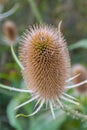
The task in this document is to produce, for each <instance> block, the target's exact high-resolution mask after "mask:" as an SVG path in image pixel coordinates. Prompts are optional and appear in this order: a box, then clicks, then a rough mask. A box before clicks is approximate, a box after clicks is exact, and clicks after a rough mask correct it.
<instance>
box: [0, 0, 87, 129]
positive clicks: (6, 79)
mask: <svg viewBox="0 0 87 130" xmlns="http://www.w3.org/2000/svg"><path fill="white" fill-rule="evenodd" d="M15 4H18V9H17V10H16V12H15V13H13V14H12V15H11V16H9V17H7V18H4V19H0V82H1V83H3V84H6V85H10V86H14V87H17V88H22V87H26V86H25V84H24V82H23V78H22V75H21V72H20V69H19V67H18V65H17V64H16V63H15V61H14V59H13V57H12V55H11V52H10V48H9V46H7V45H6V44H5V43H4V40H3V31H2V25H3V22H5V21H6V20H12V21H14V22H15V23H16V25H17V28H18V33H19V37H20V36H21V35H22V34H23V31H24V30H25V29H26V28H28V26H29V25H33V24H35V23H41V22H45V23H47V24H52V25H54V26H57V25H58V23H59V21H60V20H62V21H63V22H62V28H61V30H62V32H63V34H64V37H65V39H66V40H67V43H68V47H69V51H70V56H71V62H72V64H75V63H81V64H82V65H84V66H85V67H87V0H0V16H1V15H2V14H3V13H4V12H6V11H8V10H9V9H11V8H12V7H13V6H14V5H15ZM18 46H19V45H16V46H15V52H16V54H17V55H18ZM75 91H76V90H73V91H70V92H69V93H71V95H75ZM76 96H77V98H79V99H80V102H81V105H82V106H81V110H80V111H81V112H83V113H87V100H86V99H87V97H86V95H85V96H84V95H79V94H78V95H76ZM29 97H30V95H28V94H20V93H16V92H11V91H8V90H4V89H1V88H0V130H24V129H26V130H34V129H35V130H78V129H79V130H87V124H86V123H85V122H83V121H82V120H81V119H78V120H77V119H76V117H73V115H70V114H69V113H64V112H62V111H60V110H58V111H56V120H53V119H52V116H51V113H50V111H49V109H48V110H45V109H42V110H41V111H40V112H39V113H38V114H36V115H35V116H33V117H29V118H25V117H19V118H15V115H16V113H25V114H29V113H31V112H32V111H33V107H34V105H35V102H34V103H30V104H29V105H26V106H24V107H23V108H21V109H20V110H18V111H17V112H16V111H14V110H13V108H14V107H15V106H16V105H17V104H20V103H22V102H23V101H26V100H28V99H29ZM76 109H78V108H76Z"/></svg>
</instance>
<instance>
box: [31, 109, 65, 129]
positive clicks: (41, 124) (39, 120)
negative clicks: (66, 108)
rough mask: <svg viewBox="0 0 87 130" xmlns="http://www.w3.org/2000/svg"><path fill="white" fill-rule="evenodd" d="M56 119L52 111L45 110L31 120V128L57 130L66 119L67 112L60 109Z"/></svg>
mask: <svg viewBox="0 0 87 130" xmlns="http://www.w3.org/2000/svg"><path fill="white" fill-rule="evenodd" d="M55 115H56V119H55V120H54V119H53V117H52V115H51V113H48V112H45V114H41V115H39V116H37V117H36V118H33V119H32V121H31V127H30V129H29V130H34V129H35V130H57V129H58V128H59V127H60V126H61V124H62V123H63V122H64V121H65V119H66V114H65V113H63V112H62V111H60V110H58V111H57V112H56V114H55Z"/></svg>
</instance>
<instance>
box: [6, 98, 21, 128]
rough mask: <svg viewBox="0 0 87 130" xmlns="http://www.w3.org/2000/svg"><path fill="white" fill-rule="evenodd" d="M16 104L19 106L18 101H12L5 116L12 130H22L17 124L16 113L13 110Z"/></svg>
mask: <svg viewBox="0 0 87 130" xmlns="http://www.w3.org/2000/svg"><path fill="white" fill-rule="evenodd" d="M18 104H19V101H18V100H15V99H12V100H11V102H10V103H9V105H8V108H7V115H8V119H9V122H10V124H11V125H12V126H13V127H14V128H16V130H22V127H21V125H20V124H19V121H18V119H17V118H16V111H15V110H14V108H15V106H17V105H18Z"/></svg>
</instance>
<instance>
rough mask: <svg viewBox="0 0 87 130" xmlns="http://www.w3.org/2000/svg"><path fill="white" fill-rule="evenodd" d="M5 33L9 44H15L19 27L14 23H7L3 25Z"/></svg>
mask: <svg viewBox="0 0 87 130" xmlns="http://www.w3.org/2000/svg"><path fill="white" fill-rule="evenodd" d="M3 32H4V36H5V38H6V40H7V42H8V43H10V44H13V43H15V42H16V38H17V27H16V25H15V23H14V22H12V21H6V22H5V23H4V24H3Z"/></svg>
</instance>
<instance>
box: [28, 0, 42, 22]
mask: <svg viewBox="0 0 87 130" xmlns="http://www.w3.org/2000/svg"><path fill="white" fill-rule="evenodd" d="M28 2H29V4H30V6H31V9H32V11H33V13H34V15H35V17H36V19H37V21H38V22H39V23H43V21H42V17H41V15H40V13H39V10H38V8H37V5H36V3H35V1H34V0H28Z"/></svg>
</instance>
